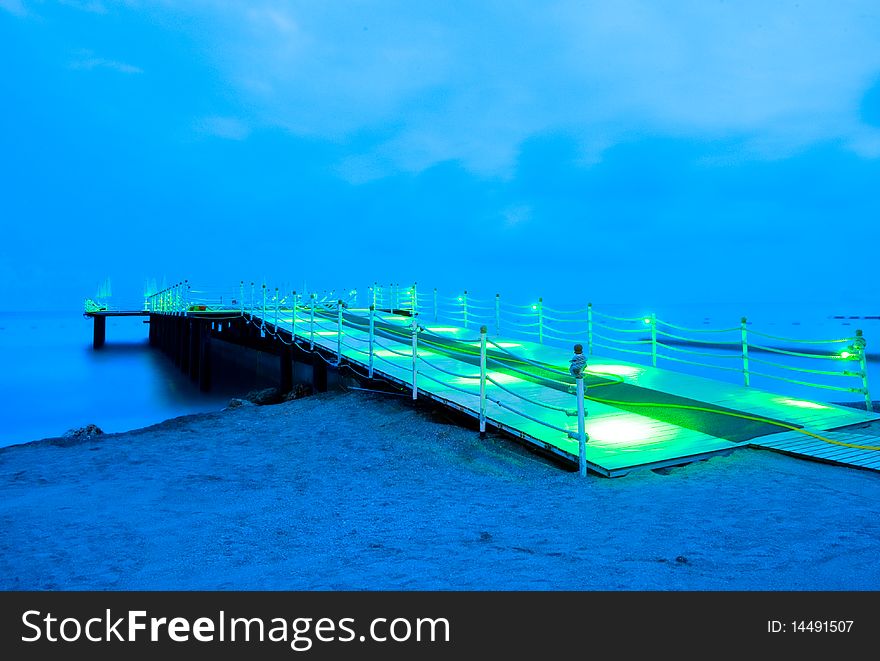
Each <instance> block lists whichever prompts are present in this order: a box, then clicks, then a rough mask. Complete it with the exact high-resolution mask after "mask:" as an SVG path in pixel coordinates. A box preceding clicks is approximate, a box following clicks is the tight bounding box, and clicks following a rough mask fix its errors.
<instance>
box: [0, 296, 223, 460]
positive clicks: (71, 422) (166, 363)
mask: <svg viewBox="0 0 880 661" xmlns="http://www.w3.org/2000/svg"><path fill="white" fill-rule="evenodd" d="M148 329H149V327H148V326H147V325H146V324H144V323H143V319H142V318H140V317H132V318H121V317H120V318H111V319H108V320H107V344H106V346H105V347H104V348H103V349H102V350H100V351H94V350H93V349H92V321H91V320H90V319H85V318H83V316H82V315H81V314H78V313H76V312H71V313H69V314H66V315H65V314H58V313H34V312H29V313H0V364H2V365H3V372H2V376H0V402H2V409H0V410H2V415H0V446H5V445H12V444H16V443H25V442H28V441H32V440H37V439H41V438H48V437H53V436H60V435H62V434H63V433H64V432H65V431H67V430H68V429H71V428H75V427H82V426H84V425H87V424H90V423H91V424H96V425H98V426H99V427H100V428H101V429H103V430H104V431H105V432H118V431H127V430H130V429H136V428H139V427H144V426H147V425H151V424H154V423H157V422H161V421H162V420H167V419H168V418H173V417H176V416H180V415H185V414H187V413H196V412H201V411H213V410H219V409H221V408H223V406H225V404H226V403H227V402H228V400H229V394H230V393H228V392H214V393H210V394H203V393H201V392H199V389H198V387H197V386H195V385H193V384H192V383H191V382H190V381H189V379H187V378H186V377H184V376H183V375H182V374H181V373H180V371H179V370H178V369H177V368H176V367H175V366H174V364H173V363H172V362H171V361H170V360H168V358H166V357H165V355H164V354H162V353H161V352H159V351H158V350H155V349H152V348H151V347H150V346H149V344H148V342H147V335H148Z"/></svg>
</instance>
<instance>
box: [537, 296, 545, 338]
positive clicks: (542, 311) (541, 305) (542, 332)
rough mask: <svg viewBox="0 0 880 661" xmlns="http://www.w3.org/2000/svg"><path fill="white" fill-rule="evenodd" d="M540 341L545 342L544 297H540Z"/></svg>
mask: <svg viewBox="0 0 880 661" xmlns="http://www.w3.org/2000/svg"><path fill="white" fill-rule="evenodd" d="M538 343H539V344H544V299H543V298H539V299H538Z"/></svg>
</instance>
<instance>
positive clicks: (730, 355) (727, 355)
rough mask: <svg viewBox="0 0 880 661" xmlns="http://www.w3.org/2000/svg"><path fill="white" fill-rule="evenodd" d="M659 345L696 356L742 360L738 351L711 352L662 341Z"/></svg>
mask: <svg viewBox="0 0 880 661" xmlns="http://www.w3.org/2000/svg"><path fill="white" fill-rule="evenodd" d="M657 347H658V348H659V347H663V348H664V349H669V350H670V351H678V352H680V353H689V354H692V355H694V356H706V357H708V358H735V359H737V360H742V355H741V354H738V353H711V352H709V351H695V350H694V349H687V348H685V347H676V346H672V345H671V344H663V343H662V342H657Z"/></svg>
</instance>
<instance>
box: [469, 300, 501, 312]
mask: <svg viewBox="0 0 880 661" xmlns="http://www.w3.org/2000/svg"><path fill="white" fill-rule="evenodd" d="M471 310H488V311H489V312H495V306H494V305H477V304H476V303H471V302H470V300H468V312H470V311H471Z"/></svg>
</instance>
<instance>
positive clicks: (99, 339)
mask: <svg viewBox="0 0 880 661" xmlns="http://www.w3.org/2000/svg"><path fill="white" fill-rule="evenodd" d="M92 319H94V322H95V323H94V329H93V334H92V348H93V349H100V348H101V347H103V346H104V342H105V340H106V339H107V317H105V316H104V315H102V314H96V315H94V316H93V317H92Z"/></svg>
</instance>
